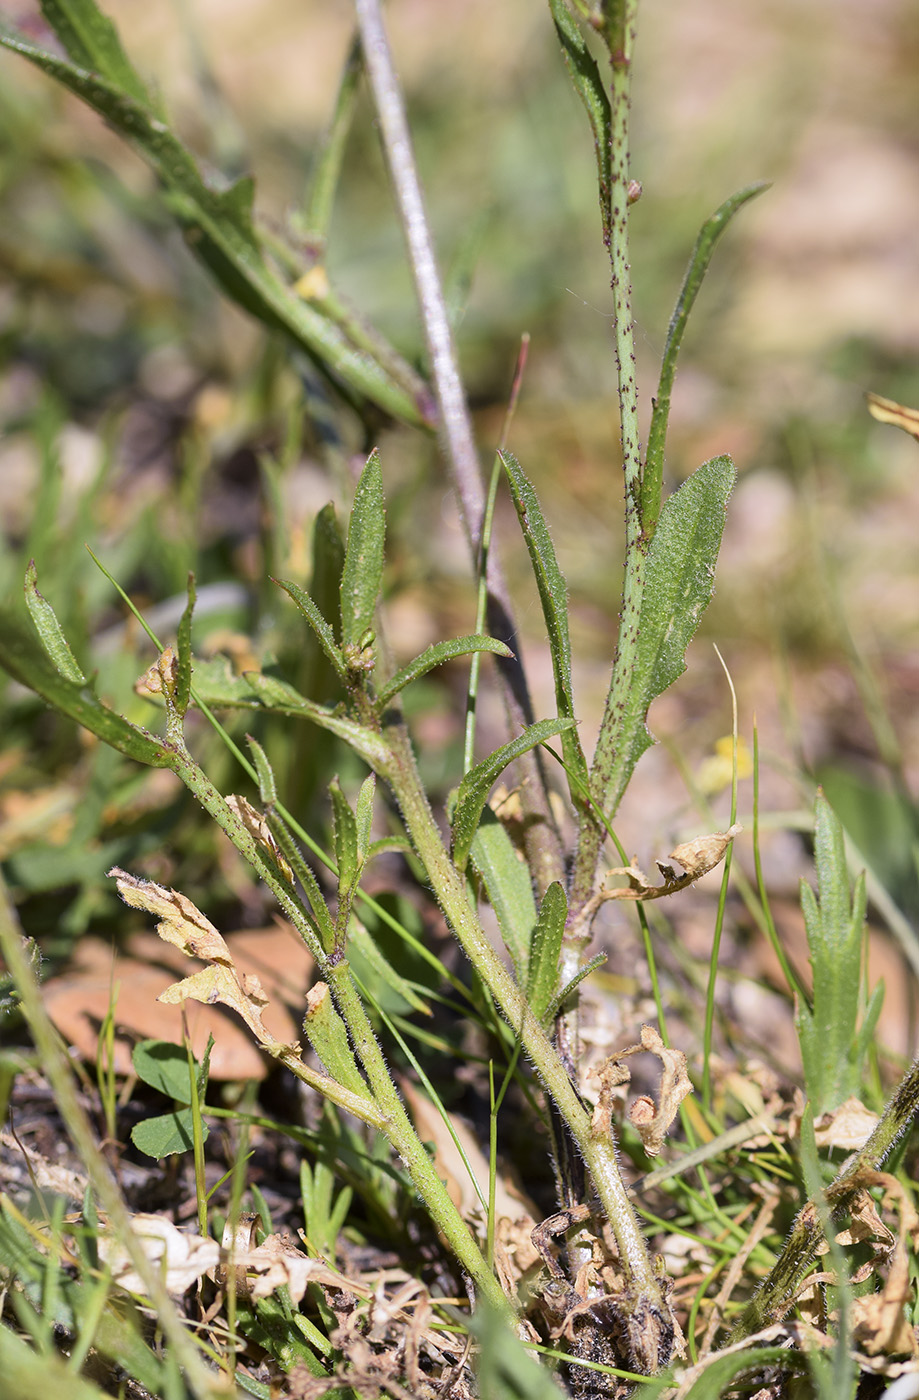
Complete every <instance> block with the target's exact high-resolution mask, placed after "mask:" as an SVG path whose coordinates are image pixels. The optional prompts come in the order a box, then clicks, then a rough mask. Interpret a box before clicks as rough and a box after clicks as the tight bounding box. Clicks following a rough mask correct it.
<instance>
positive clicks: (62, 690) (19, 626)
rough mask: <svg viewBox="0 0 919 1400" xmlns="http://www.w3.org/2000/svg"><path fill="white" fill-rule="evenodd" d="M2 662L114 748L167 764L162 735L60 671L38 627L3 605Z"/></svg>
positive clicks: (142, 759) (144, 760)
mask: <svg viewBox="0 0 919 1400" xmlns="http://www.w3.org/2000/svg"><path fill="white" fill-rule="evenodd" d="M0 666H2V667H3V668H4V670H6V671H8V672H9V673H10V675H11V676H13V677H14V678H15V679H16V680H17V681H19V682H20V683H21V684H22V685H24V686H27V687H28V688H29V689H30V690H34V691H35V693H36V695H40V696H41V697H42V698H43V699H44V700H47V702H48V704H49V705H52V706H53V707H54V709H56V710H59V711H60V712H61V714H64V715H67V716H68V717H69V718H70V719H73V720H76V722H77V724H82V725H83V727H84V729H88V730H89V731H90V733H92V734H95V735H96V736H97V737H98V738H100V739H102V740H103V742H104V743H106V744H109V745H110V746H111V747H112V748H113V749H118V751H119V752H120V753H123V754H127V756H128V757H129V758H134V759H136V760H137V762H138V763H147V764H149V765H150V766H151V767H153V768H168V767H169V764H170V753H169V750H168V748H167V747H166V746H165V745H164V743H163V741H162V740H161V739H157V737H156V736H155V735H153V734H148V733H147V731H146V730H145V729H141V728H140V727H139V726H138V725H135V724H129V723H128V721H127V720H126V719H122V717H121V715H116V714H115V712H114V711H113V710H108V709H106V707H105V706H104V705H103V704H101V703H100V701H99V700H97V699H96V697H95V696H94V695H92V694H91V693H90V692H89V690H88V688H87V687H86V686H85V685H80V684H79V683H78V682H76V681H71V680H67V679H66V678H65V677H64V676H62V675H61V674H60V672H59V671H58V669H57V667H56V666H54V665H52V663H51V662H50V661H49V659H48V657H47V655H46V654H45V651H44V649H43V648H42V646H41V644H40V643H39V641H38V638H37V637H36V636H35V634H34V632H33V631H31V630H30V629H29V628H27V626H26V625H25V624H24V623H23V621H21V620H20V618H19V617H17V616H16V614H15V613H13V612H12V610H10V609H5V608H4V609H0Z"/></svg>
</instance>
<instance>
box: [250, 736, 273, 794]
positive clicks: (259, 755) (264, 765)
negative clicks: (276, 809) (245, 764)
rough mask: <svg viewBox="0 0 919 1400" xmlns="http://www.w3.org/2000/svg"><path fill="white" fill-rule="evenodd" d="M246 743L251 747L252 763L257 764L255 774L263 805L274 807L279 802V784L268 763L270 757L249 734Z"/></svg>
mask: <svg viewBox="0 0 919 1400" xmlns="http://www.w3.org/2000/svg"><path fill="white" fill-rule="evenodd" d="M246 743H247V744H248V745H249V752H250V753H251V755H252V762H253V763H254V764H255V772H256V776H257V778H258V795H259V797H260V798H261V800H262V805H263V806H264V807H273V806H274V804H275V803H276V802H277V800H278V784H277V780H276V779H275V776H274V769H273V768H272V766H271V764H270V763H269V761H268V755H267V754H266V752H265V750H264V749H263V748H262V746H261V744H260V743H259V742H258V740H257V739H253V737H252V735H251V734H247V735H246Z"/></svg>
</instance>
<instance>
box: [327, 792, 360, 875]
mask: <svg viewBox="0 0 919 1400" xmlns="http://www.w3.org/2000/svg"><path fill="white" fill-rule="evenodd" d="M329 793H330V795H331V798H332V843H333V846H334V850H335V864H336V865H337V866H338V885H339V889H342V888H343V887H345V886H350V885H352V884H353V882H354V880H355V879H356V878H357V875H358V873H359V871H360V866H361V861H360V857H359V855H358V848H357V821H356V820H355V816H354V813H353V812H352V811H351V807H350V805H349V803H348V799H347V797H345V794H344V793H343V792H342V790H341V784H340V783H339V781H338V779H337V778H335V779H334V780H333V781H332V782H331V783H330V784H329Z"/></svg>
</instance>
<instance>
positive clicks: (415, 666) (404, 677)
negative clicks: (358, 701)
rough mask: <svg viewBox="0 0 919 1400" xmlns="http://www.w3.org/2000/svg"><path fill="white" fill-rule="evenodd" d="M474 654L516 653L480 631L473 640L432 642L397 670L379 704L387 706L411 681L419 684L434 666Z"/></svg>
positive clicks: (455, 639)
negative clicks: (486, 652) (480, 652)
mask: <svg viewBox="0 0 919 1400" xmlns="http://www.w3.org/2000/svg"><path fill="white" fill-rule="evenodd" d="M474 651H490V652H491V653H492V654H493V655H494V656H513V654H514V653H513V652H512V651H511V649H510V647H508V646H505V644H504V642H499V641H498V640H497V639H496V638H495V637H486V636H485V635H484V634H483V633H481V632H478V633H476V634H474V635H473V636H470V637H453V638H452V639H451V640H450V641H447V642H433V643H432V644H431V646H429V647H428V648H427V649H426V650H425V651H423V652H421V654H420V655H419V656H416V657H415V659H414V661H410V662H409V663H408V665H407V666H403V667H402V669H401V670H399V671H397V672H396V674H395V675H394V676H393V678H392V680H390V681H387V682H386V684H385V685H384V686H383V689H382V690H381V691H380V693H379V696H378V700H379V703H380V704H381V705H385V704H387V703H388V702H389V701H390V700H391V699H392V698H393V696H394V695H398V693H399V691H400V690H404V688H405V687H406V686H407V685H408V684H409V683H410V682H411V681H416V680H417V679H418V677H419V676H424V675H426V674H427V672H428V671H433V670H434V668H435V666H442V665H443V663H444V662H445V661H452V660H453V658H454V657H456V656H468V655H469V654H470V653H471V652H474Z"/></svg>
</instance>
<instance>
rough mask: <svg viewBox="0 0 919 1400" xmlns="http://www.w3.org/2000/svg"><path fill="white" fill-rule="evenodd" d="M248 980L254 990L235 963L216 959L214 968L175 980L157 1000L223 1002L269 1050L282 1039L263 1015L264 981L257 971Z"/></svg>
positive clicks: (172, 1004)
mask: <svg viewBox="0 0 919 1400" xmlns="http://www.w3.org/2000/svg"><path fill="white" fill-rule="evenodd" d="M244 981H245V983H248V984H249V987H250V989H247V987H246V986H245V985H244V982H243V980H241V979H240V977H239V975H238V973H237V971H236V969H235V967H233V965H232V963H230V964H229V965H227V964H225V963H219V962H214V963H211V965H210V967H203V968H201V970H200V972H195V973H193V974H192V975H191V977H186V978H185V979H184V980H183V981H181V982H173V984H172V986H171V987H167V988H166V990H165V992H161V993H160V995H159V996H158V997H157V1001H161V1002H164V1003H165V1004H166V1005H167V1006H175V1005H178V1004H181V1003H182V1002H183V1001H201V1002H203V1003H204V1005H205V1006H213V1004H214V1002H220V1003H221V1004H222V1005H223V1006H229V1007H230V1009H231V1010H232V1011H235V1012H236V1013H237V1015H238V1016H241V1017H242V1019H243V1020H244V1021H245V1023H246V1025H247V1026H248V1027H249V1029H250V1030H251V1031H252V1033H253V1035H254V1036H255V1037H256V1039H257V1040H258V1042H259V1044H260V1045H262V1046H263V1047H264V1048H265V1049H271V1048H272V1047H276V1046H278V1045H279V1042H278V1041H277V1040H275V1038H274V1036H273V1035H272V1034H271V1032H270V1031H269V1029H268V1027H267V1026H266V1025H265V1023H264V1021H263V1020H262V1017H261V1009H262V1007H263V1006H266V1005H267V1000H266V997H265V994H264V992H263V991H262V988H261V983H260V982H259V980H258V978H257V977H256V976H255V975H254V974H250V975H249V976H248V977H246V978H245V979H244Z"/></svg>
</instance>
